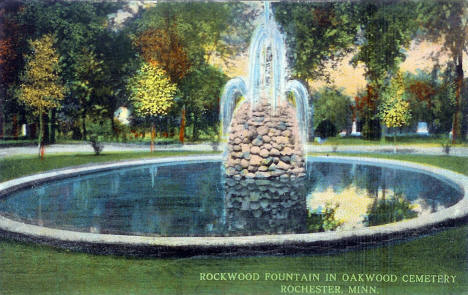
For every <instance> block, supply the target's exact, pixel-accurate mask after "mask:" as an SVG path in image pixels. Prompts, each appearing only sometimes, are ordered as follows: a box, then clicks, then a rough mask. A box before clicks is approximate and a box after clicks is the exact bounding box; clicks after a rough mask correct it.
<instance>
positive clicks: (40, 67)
mask: <svg viewBox="0 0 468 295" xmlns="http://www.w3.org/2000/svg"><path fill="white" fill-rule="evenodd" d="M29 44H30V47H31V53H30V54H28V55H26V56H25V59H26V66H25V71H24V74H23V76H22V77H21V85H20V91H19V95H18V99H19V101H20V102H22V103H24V104H25V105H26V106H27V107H29V108H30V109H32V110H33V112H34V114H36V115H38V116H39V136H38V146H39V156H40V157H41V158H42V157H43V155H44V142H43V139H44V122H43V114H44V113H45V112H47V111H49V110H51V109H54V108H58V107H59V106H60V101H61V100H62V99H63V97H64V87H63V84H62V82H61V78H60V75H59V55H58V54H57V52H56V51H55V49H54V47H53V46H54V37H53V36H52V35H50V34H46V35H43V36H42V37H41V38H39V39H36V40H33V41H31V40H30V41H29Z"/></svg>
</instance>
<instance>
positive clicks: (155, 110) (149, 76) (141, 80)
mask: <svg viewBox="0 0 468 295" xmlns="http://www.w3.org/2000/svg"><path fill="white" fill-rule="evenodd" d="M128 87H129V90H130V100H131V101H132V104H133V107H134V112H135V114H136V115H137V116H139V117H150V118H153V123H152V126H151V151H153V147H154V137H155V126H154V119H155V117H156V116H160V115H166V114H167V112H168V111H169V108H170V107H171V106H172V104H173V102H174V95H175V93H176V89H177V88H176V85H175V84H173V83H172V82H171V81H170V79H169V78H168V77H167V75H166V73H165V72H164V70H162V69H161V68H157V67H154V66H152V65H150V64H147V63H144V64H143V65H142V66H141V68H140V70H139V71H138V72H137V73H136V75H135V76H133V77H132V78H131V79H130V81H129V84H128Z"/></svg>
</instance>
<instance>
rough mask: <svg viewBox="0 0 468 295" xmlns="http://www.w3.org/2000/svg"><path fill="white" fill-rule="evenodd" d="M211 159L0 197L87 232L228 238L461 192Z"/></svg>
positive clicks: (7, 207) (446, 199)
mask: <svg viewBox="0 0 468 295" xmlns="http://www.w3.org/2000/svg"><path fill="white" fill-rule="evenodd" d="M220 170H221V169H220V163H219V162H205V163H182V164H174V165H167V164H166V165H147V166H140V167H133V168H125V169H120V170H112V171H106V172H100V173H93V174H89V175H83V176H77V177H73V178H69V179H64V180H60V181H55V182H48V183H44V184H42V185H38V186H34V187H31V188H29V189H25V190H22V191H18V192H15V193H12V194H11V195H10V196H9V197H7V198H4V199H2V200H0V213H1V214H4V215H7V216H9V217H12V218H14V219H19V220H23V221H25V222H27V223H33V224H38V225H44V226H49V227H55V228H64V229H72V230H79V231H87V232H95V233H130V234H143V235H161V236H228V235H255V234H274V233H304V232H316V231H331V230H352V229H356V228H362V227H365V226H373V225H380V224H385V223H389V222H396V221H400V220H403V219H408V218H414V217H416V216H419V215H423V214H430V213H432V212H435V211H437V210H440V209H442V208H446V207H449V206H452V205H454V204H455V203H456V202H457V201H458V200H460V199H461V197H462V193H461V192H460V191H458V190H457V189H456V188H454V187H453V186H452V185H450V184H449V183H447V182H446V181H444V180H443V179H438V178H436V177H433V176H429V175H426V174H422V173H416V172H414V171H407V170H402V169H394V168H387V167H378V166H369V165H359V164H355V163H354V164H353V163H330V162H311V163H309V164H308V173H307V177H304V178H300V179H295V180H294V181H288V182H280V181H278V180H276V181H270V180H249V181H246V180H243V181H239V180H235V179H233V178H230V177H226V176H225V175H224V174H223V173H220Z"/></svg>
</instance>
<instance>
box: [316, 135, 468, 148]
mask: <svg viewBox="0 0 468 295" xmlns="http://www.w3.org/2000/svg"><path fill="white" fill-rule="evenodd" d="M446 141H447V139H446V138H442V137H435V136H430V137H423V136H398V137H397V145H399V146H409V145H411V146H419V147H440V146H441V145H442V143H445V142H446ZM313 144H317V145H318V144H319V143H313ZM320 145H389V146H392V145H393V137H388V136H387V137H386V141H385V142H382V141H381V140H369V139H364V138H361V137H339V136H338V137H330V138H328V139H327V140H326V141H325V142H323V143H321V144H320ZM454 146H468V143H466V142H464V143H458V144H455V145H454Z"/></svg>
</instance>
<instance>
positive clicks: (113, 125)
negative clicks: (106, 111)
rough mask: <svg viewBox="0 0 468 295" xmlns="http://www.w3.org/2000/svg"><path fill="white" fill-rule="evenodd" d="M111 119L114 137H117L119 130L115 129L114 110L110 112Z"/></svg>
mask: <svg viewBox="0 0 468 295" xmlns="http://www.w3.org/2000/svg"><path fill="white" fill-rule="evenodd" d="M109 119H110V121H111V127H112V138H116V137H117V132H116V130H115V122H114V114H113V113H112V112H110V116H109Z"/></svg>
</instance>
